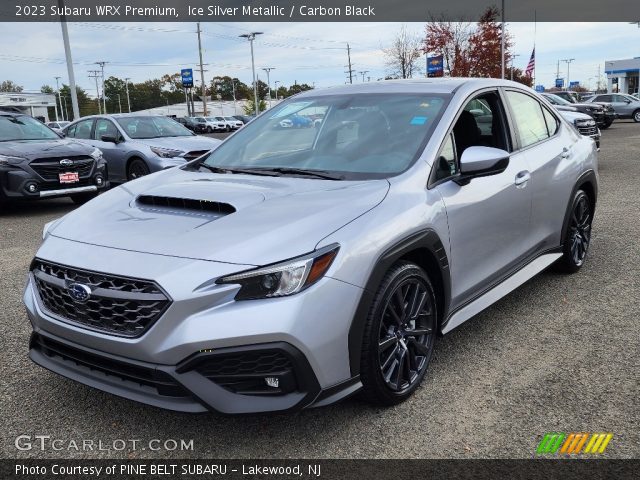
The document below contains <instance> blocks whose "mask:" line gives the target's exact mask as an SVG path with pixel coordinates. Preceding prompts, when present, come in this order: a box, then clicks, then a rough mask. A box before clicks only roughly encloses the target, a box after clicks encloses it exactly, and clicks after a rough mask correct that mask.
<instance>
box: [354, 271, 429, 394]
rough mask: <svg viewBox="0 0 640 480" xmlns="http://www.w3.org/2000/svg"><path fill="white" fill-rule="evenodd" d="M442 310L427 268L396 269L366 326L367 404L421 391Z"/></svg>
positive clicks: (364, 370) (387, 278)
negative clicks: (439, 308)
mask: <svg viewBox="0 0 640 480" xmlns="http://www.w3.org/2000/svg"><path fill="white" fill-rule="evenodd" d="M436 310H437V309H436V300H435V295H434V293H433V288H432V286H431V283H430V281H429V278H428V277H427V274H426V273H425V272H424V270H422V269H421V268H420V267H419V266H417V265H415V264H413V263H409V262H400V263H398V264H396V266H394V267H392V268H391V270H390V271H389V272H388V273H387V275H386V276H385V279H384V280H383V282H382V285H381V287H380V290H379V291H378V294H377V295H376V298H375V300H374V306H373V307H372V310H371V313H370V315H369V318H368V319H367V326H366V328H365V339H364V343H363V357H362V363H361V367H362V368H361V378H362V382H363V385H364V391H363V394H364V396H365V398H366V399H367V400H370V401H372V402H374V403H378V404H383V405H394V404H397V403H400V402H401V401H403V400H405V399H406V398H408V397H409V396H410V395H411V394H412V393H413V392H414V391H415V389H416V388H417V387H418V385H419V384H420V382H421V381H422V379H423V377H424V375H425V373H426V370H427V366H428V364H429V360H430V358H431V355H432V353H433V347H434V345H435V340H436V328H437V311H436Z"/></svg>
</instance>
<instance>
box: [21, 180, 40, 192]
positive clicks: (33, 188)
mask: <svg viewBox="0 0 640 480" xmlns="http://www.w3.org/2000/svg"><path fill="white" fill-rule="evenodd" d="M24 188H25V189H26V190H27V192H29V193H36V192H37V191H38V184H37V183H36V182H29V183H27V184H26V185H25V186H24Z"/></svg>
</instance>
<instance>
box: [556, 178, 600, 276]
mask: <svg viewBox="0 0 640 480" xmlns="http://www.w3.org/2000/svg"><path fill="white" fill-rule="evenodd" d="M592 221H593V209H592V206H591V201H590V199H589V196H588V195H587V194H586V193H585V192H584V191H583V190H578V191H577V192H576V194H575V196H574V199H573V203H572V206H571V211H570V213H569V222H568V224H567V231H566V232H565V236H564V239H565V241H564V245H563V255H562V258H561V259H560V261H559V266H560V268H561V270H564V271H565V272H567V273H574V272H577V271H578V270H580V268H581V267H582V265H584V262H585V260H586V258H587V252H588V251H589V245H590V243H591V223H592Z"/></svg>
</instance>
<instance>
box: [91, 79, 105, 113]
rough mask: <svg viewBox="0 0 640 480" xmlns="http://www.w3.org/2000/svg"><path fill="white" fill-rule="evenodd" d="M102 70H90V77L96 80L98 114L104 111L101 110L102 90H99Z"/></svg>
mask: <svg viewBox="0 0 640 480" xmlns="http://www.w3.org/2000/svg"><path fill="white" fill-rule="evenodd" d="M99 73H100V70H89V78H93V79H95V81H96V100H97V101H98V115H100V114H101V113H102V111H101V110H100V90H98V78H100V75H98V74H99Z"/></svg>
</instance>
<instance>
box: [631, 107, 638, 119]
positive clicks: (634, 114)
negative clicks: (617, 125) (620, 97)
mask: <svg viewBox="0 0 640 480" xmlns="http://www.w3.org/2000/svg"><path fill="white" fill-rule="evenodd" d="M631 118H633V121H634V122H636V123H640V108H639V109H638V110H636V111H635V112H633V115H631Z"/></svg>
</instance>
